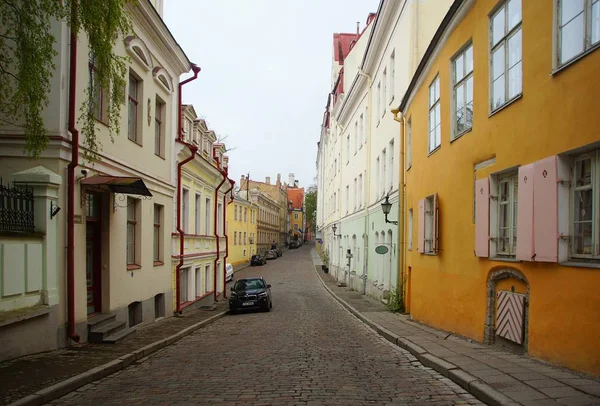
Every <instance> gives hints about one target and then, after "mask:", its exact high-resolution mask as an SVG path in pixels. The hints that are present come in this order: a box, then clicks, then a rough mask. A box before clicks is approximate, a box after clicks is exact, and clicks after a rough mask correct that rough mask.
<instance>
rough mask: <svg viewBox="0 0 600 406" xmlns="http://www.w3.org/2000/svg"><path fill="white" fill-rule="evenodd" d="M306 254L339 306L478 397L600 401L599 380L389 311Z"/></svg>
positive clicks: (512, 401)
mask: <svg viewBox="0 0 600 406" xmlns="http://www.w3.org/2000/svg"><path fill="white" fill-rule="evenodd" d="M311 256H312V259H313V263H314V264H315V270H316V272H317V274H318V275H319V277H320V278H321V281H322V282H323V285H324V287H325V289H326V290H328V291H329V293H330V294H331V295H332V296H333V297H334V298H335V299H336V300H338V301H339V302H340V303H341V304H342V305H343V306H344V307H346V308H347V309H348V310H349V311H350V312H351V313H353V314H354V315H355V316H356V317H358V318H359V319H361V320H362V321H363V322H365V323H366V324H368V325H369V326H370V327H371V328H373V329H374V330H376V331H377V332H378V333H379V334H381V335H382V336H383V337H385V338H386V339H387V340H388V341H390V342H392V343H394V344H396V345H398V346H399V347H402V348H404V349H405V350H408V351H409V352H411V353H412V354H413V355H414V356H416V357H417V358H418V359H419V361H421V363H422V364H423V365H425V366H427V367H430V368H433V369H435V370H436V371H438V372H440V373H441V374H442V375H444V376H446V377H448V378H450V379H451V380H452V381H454V382H456V383H458V384H459V385H460V386H462V387H463V388H464V389H465V390H468V391H469V392H470V393H471V394H472V395H474V396H475V397H477V398H478V399H479V400H481V401H483V402H485V403H488V404H491V405H519V404H521V405H540V406H541V405H543V406H551V405H573V406H575V405H582V406H583V405H600V379H598V378H595V377H593V376H589V375H584V374H580V373H576V372H573V371H570V370H567V369H564V368H560V367H556V366H553V365H550V364H547V363H544V362H542V361H538V360H535V359H533V358H530V357H527V356H522V355H515V354H513V353H510V352H507V351H503V350H501V349H499V348H497V347H494V346H488V345H483V344H479V343H476V342H471V341H470V340H466V339H464V338H461V337H457V336H454V335H453V334H451V333H447V332H444V331H440V330H436V329H434V328H431V327H428V326H425V325H423V324H420V323H418V322H415V321H412V320H411V319H410V316H407V315H401V314H398V313H391V312H389V311H387V309H386V307H385V305H383V304H382V303H379V302H377V301H376V300H374V299H371V298H369V297H367V296H364V295H362V294H360V293H358V292H355V291H350V290H348V289H347V288H340V287H338V286H337V282H336V281H335V279H334V278H333V277H332V276H331V275H329V274H325V273H324V272H323V271H322V270H321V264H322V262H321V259H320V258H319V256H318V254H317V253H316V251H315V250H314V249H313V250H311Z"/></svg>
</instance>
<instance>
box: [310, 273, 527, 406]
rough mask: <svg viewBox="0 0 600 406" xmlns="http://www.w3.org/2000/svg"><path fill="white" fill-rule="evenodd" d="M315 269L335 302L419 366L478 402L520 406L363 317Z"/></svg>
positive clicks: (465, 373)
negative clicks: (426, 368)
mask: <svg viewBox="0 0 600 406" xmlns="http://www.w3.org/2000/svg"><path fill="white" fill-rule="evenodd" d="M314 269H315V273H316V274H317V276H318V277H319V280H320V281H321V284H322V285H323V287H324V288H325V290H326V291H327V292H328V293H329V294H330V295H331V296H332V297H333V298H334V299H335V300H336V301H338V302H339V303H340V304H341V305H342V306H343V307H344V308H346V309H347V310H348V311H349V312H350V313H352V314H353V315H354V316H356V317H357V318H358V319H359V320H360V321H362V322H363V323H365V324H366V325H368V326H369V327H371V328H372V329H373V330H375V331H376V332H377V333H378V334H379V335H381V336H382V337H383V338H385V339H386V340H387V341H389V342H391V343H392V344H395V345H397V346H398V347H400V348H402V349H405V350H406V351H408V352H410V353H411V354H412V355H414V356H415V357H416V358H417V359H418V360H419V362H421V364H423V365H424V366H426V367H429V368H431V369H434V370H435V371H437V372H439V373H440V374H442V375H443V376H445V377H446V378H448V379H450V380H452V381H453V382H454V383H456V384H458V385H459V386H460V387H462V388H463V389H464V390H466V391H467V392H469V393H470V394H471V395H473V396H475V397H476V398H477V399H479V400H480V401H482V402H484V403H486V404H488V405H493V406H515V405H520V403H518V402H516V401H514V400H513V399H511V398H509V397H508V396H506V395H504V394H503V393H501V392H499V391H497V390H496V389H494V388H492V387H491V386H489V385H488V384H487V383H485V382H483V381H481V380H480V379H478V378H476V377H474V376H473V375H471V374H469V373H467V372H466V371H464V370H462V369H461V368H460V367H458V366H456V365H454V364H451V363H450V362H448V361H445V360H443V359H441V358H439V357H437V356H435V355H433V354H431V353H429V352H427V350H426V349H424V348H422V347H420V346H419V345H417V344H415V343H414V342H412V341H410V340H408V339H407V338H404V337H398V336H397V335H396V334H394V333H392V332H391V331H389V330H387V329H385V328H384V327H382V326H380V325H379V324H377V323H375V322H374V321H372V320H370V319H369V318H367V317H365V316H364V315H363V314H362V313H360V312H359V311H358V310H356V309H355V308H354V307H353V306H351V305H350V304H348V303H346V302H345V301H344V300H343V299H342V298H340V297H339V296H338V295H336V294H335V293H334V292H333V291H332V290H331V289H329V287H328V286H327V285H326V284H325V281H324V280H323V278H322V277H321V275H320V274H319V271H318V270H317V269H316V268H314Z"/></svg>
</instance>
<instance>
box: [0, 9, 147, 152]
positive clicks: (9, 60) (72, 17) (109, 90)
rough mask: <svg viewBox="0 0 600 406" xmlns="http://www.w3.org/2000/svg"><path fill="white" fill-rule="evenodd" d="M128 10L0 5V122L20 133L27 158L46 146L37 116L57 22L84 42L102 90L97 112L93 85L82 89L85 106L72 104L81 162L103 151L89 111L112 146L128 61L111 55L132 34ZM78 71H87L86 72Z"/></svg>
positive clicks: (48, 73)
mask: <svg viewBox="0 0 600 406" xmlns="http://www.w3.org/2000/svg"><path fill="white" fill-rule="evenodd" d="M129 4H132V5H133V4H135V1H133V0H103V1H97V0H67V1H65V2H62V1H57V0H0V22H1V23H2V24H0V120H1V121H3V122H4V123H7V124H11V125H14V126H16V127H21V128H23V129H24V132H25V141H26V143H25V152H26V153H27V155H28V156H30V157H38V156H39V155H40V154H41V153H42V151H44V149H45V148H46V147H47V146H48V134H47V133H46V129H45V127H44V120H43V117H42V113H43V109H44V108H45V107H46V106H47V105H48V97H49V93H50V83H51V78H52V75H53V73H54V70H55V64H54V58H55V57H56V56H57V55H58V53H57V52H56V50H55V49H54V45H55V43H56V38H55V37H54V35H53V33H52V32H51V23H52V22H53V21H57V20H58V21H66V22H67V23H68V24H69V26H70V27H71V28H72V29H73V30H74V31H75V33H76V34H77V35H78V36H80V35H83V34H85V35H86V36H87V38H88V42H89V50H90V54H91V55H93V56H94V61H95V65H96V68H97V69H96V71H95V72H96V78H95V79H96V81H97V82H98V83H99V86H100V88H102V89H103V95H102V99H101V100H102V101H103V102H101V106H98V105H97V102H96V99H95V98H94V95H95V94H97V92H96V93H95V92H94V89H92V86H93V82H92V81H88V83H87V85H86V86H87V88H86V90H85V94H86V97H87V101H85V102H84V101H83V100H77V103H79V104H81V109H80V113H81V115H80V117H79V123H80V125H81V131H80V132H81V134H82V136H83V144H84V147H85V149H84V154H85V155H86V158H87V159H88V160H90V159H93V158H97V153H98V152H99V151H100V149H101V147H102V145H101V143H100V141H99V139H98V137H97V129H98V128H97V124H98V121H97V118H96V117H95V115H94V114H93V113H92V112H93V111H98V108H99V109H100V111H102V115H103V116H104V117H100V119H101V120H102V121H103V122H104V123H105V124H106V125H107V126H108V128H109V134H110V139H111V141H113V142H114V136H115V135H119V133H120V124H121V106H122V104H123V101H124V97H125V95H124V89H125V78H126V75H127V62H128V58H127V57H125V56H119V55H116V54H115V45H116V41H117V40H119V39H121V38H123V37H124V36H125V35H127V34H130V33H132V32H133V27H132V23H131V19H130V16H129V15H128V8H129V7H128V5H129ZM73 6H75V8H74V9H73V8H72V7H73ZM73 10H75V12H74V13H72V11H73ZM77 68H78V70H79V71H81V70H85V71H86V72H87V71H89V66H81V64H79V66H78V67H77ZM86 77H88V76H86ZM94 107H96V110H94Z"/></svg>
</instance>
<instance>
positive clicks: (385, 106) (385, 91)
mask: <svg viewBox="0 0 600 406" xmlns="http://www.w3.org/2000/svg"><path fill="white" fill-rule="evenodd" d="M382 82H383V94H382V95H381V96H382V97H383V99H382V100H383V103H381V104H382V105H383V111H382V112H381V117H383V116H385V112H386V111H387V105H388V104H387V103H386V101H387V68H384V69H383V79H382Z"/></svg>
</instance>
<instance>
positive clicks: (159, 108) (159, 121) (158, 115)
mask: <svg viewBox="0 0 600 406" xmlns="http://www.w3.org/2000/svg"><path fill="white" fill-rule="evenodd" d="M164 114H165V104H164V103H163V102H162V101H161V100H160V99H159V98H158V96H157V97H156V105H155V107H154V154H155V155H158V156H159V157H162V158H164V157H165V145H164V139H165V134H164V131H165V130H164V126H163V121H164Z"/></svg>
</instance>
